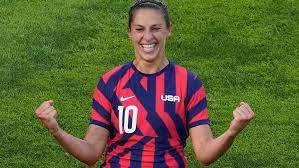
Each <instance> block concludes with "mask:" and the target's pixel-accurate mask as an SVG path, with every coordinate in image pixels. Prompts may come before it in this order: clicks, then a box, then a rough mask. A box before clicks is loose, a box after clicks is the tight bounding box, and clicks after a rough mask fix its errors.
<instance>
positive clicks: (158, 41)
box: [128, 9, 171, 74]
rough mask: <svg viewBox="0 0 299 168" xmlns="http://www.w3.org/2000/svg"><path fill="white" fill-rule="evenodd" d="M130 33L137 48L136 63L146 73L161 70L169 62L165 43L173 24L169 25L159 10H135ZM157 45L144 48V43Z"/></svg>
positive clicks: (129, 29)
mask: <svg viewBox="0 0 299 168" xmlns="http://www.w3.org/2000/svg"><path fill="white" fill-rule="evenodd" d="M128 35H129V37H130V39H131V40H132V44H133V46H134V49H135V60H134V62H133V63H134V65H135V66H136V68H137V69H138V70H139V71H141V72H143V73H146V74H151V73H155V72H158V71H160V70H161V69H163V68H164V67H165V66H166V65H167V64H168V60H167V58H166V57H165V45H166V40H167V38H168V37H169V36H170V35H171V26H170V27H167V25H166V23H165V21H164V17H163V15H162V13H161V12H160V11H159V10H155V9H141V10H140V9H139V10H137V11H135V13H134V18H133V20H132V23H131V28H128ZM150 44H151V45H155V46H154V47H153V48H148V49H146V48H144V47H143V45H150Z"/></svg>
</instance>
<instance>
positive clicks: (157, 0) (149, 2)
mask: <svg viewBox="0 0 299 168" xmlns="http://www.w3.org/2000/svg"><path fill="white" fill-rule="evenodd" d="M138 9H156V10H160V11H161V12H162V14H163V16H164V20H165V22H166V26H167V28H169V27H170V17H169V13H168V9H167V6H166V5H165V4H164V3H163V2H162V1H161V0H136V1H135V3H134V4H133V5H132V6H131V7H130V9H129V23H128V27H129V28H131V23H132V21H133V15H134V12H135V11H136V10H138Z"/></svg>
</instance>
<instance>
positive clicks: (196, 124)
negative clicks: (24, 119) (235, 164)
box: [36, 0, 254, 168]
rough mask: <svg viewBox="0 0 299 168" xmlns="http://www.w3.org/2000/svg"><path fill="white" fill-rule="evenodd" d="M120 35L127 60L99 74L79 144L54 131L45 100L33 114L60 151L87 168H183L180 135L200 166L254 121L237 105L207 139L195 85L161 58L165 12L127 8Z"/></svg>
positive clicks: (153, 6)
mask: <svg viewBox="0 0 299 168" xmlns="http://www.w3.org/2000/svg"><path fill="white" fill-rule="evenodd" d="M128 34H129V37H130V38H131V40H132V43H133V46H134V49H135V59H134V60H133V61H131V62H129V63H126V64H123V65H121V66H119V67H116V68H114V69H113V70H111V71H109V72H108V73H106V74H104V75H102V77H101V79H100V80H99V83H98V86H97V87H96V89H95V91H94V95H93V103H92V110H91V120H90V125H89V128H88V131H87V133H86V136H85V138H84V139H83V140H82V139H79V138H76V137H74V136H72V135H70V134H68V133H66V132H65V131H64V130H62V129H61V128H60V127H59V125H58V123H57V121H56V115H57V112H56V110H55V108H54V106H53V101H52V100H50V101H46V102H44V103H42V104H41V105H40V107H38V108H37V109H36V115H37V117H38V118H39V119H40V120H41V122H42V123H43V125H44V126H45V127H46V128H47V129H48V130H49V132H50V133H51V134H52V135H53V136H54V137H55V138H56V139H57V141H58V142H59V143H60V144H61V145H62V146H63V148H64V149H65V150H66V151H67V152H69V153H70V154H71V155H73V156H74V157H75V158H77V159H78V160H80V161H82V162H84V163H86V164H88V165H94V164H95V163H96V162H97V160H98V159H99V158H100V156H101V155H102V154H103V153H105V160H104V163H103V164H102V166H103V167H112V168H117V167H121V168H123V167H134V168H138V167H155V168H156V167H159V168H160V167H162V168H164V167H179V168H181V167H187V158H186V156H185V154H184V151H183V149H184V147H185V145H186V139H187V138H188V136H190V138H191V141H192V145H193V149H194V152H195V154H196V157H197V159H198V160H199V161H200V162H201V163H202V164H203V165H209V164H210V163H212V162H214V161H215V160H217V159H218V158H219V157H220V156H221V155H222V154H223V153H225V151H227V150H228V148H229V147H230V146H231V144H232V143H233V140H234V138H235V137H236V136H237V134H238V133H239V132H241V131H242V130H243V129H244V128H245V127H246V126H247V124H248V122H249V121H250V120H251V119H252V118H253V117H254V113H253V112H252V110H251V108H250V107H249V105H248V104H246V103H244V102H241V103H240V105H239V106H238V107H237V108H236V109H235V110H234V111H233V117H234V119H233V120H232V122H231V124H230V127H229V128H228V129H227V131H226V132H224V133H223V134H222V135H221V136H219V137H218V138H213V136H212V133H211V130H210V126H209V123H210V121H209V117H208V110H207V101H206V94H205V90H204V87H203V85H202V82H201V80H200V78H199V77H198V76H196V75H195V74H194V73H192V72H190V71H188V70H187V69H186V68H184V67H182V66H179V65H177V64H175V63H174V62H171V61H169V60H168V59H167V58H166V56H165V44H166V41H167V38H168V37H169V36H170V34H171V22H170V19H169V14H168V11H167V7H166V5H165V4H164V3H162V2H161V1H158V0H139V1H137V2H135V4H134V5H133V6H132V7H131V8H130V10H129V24H128Z"/></svg>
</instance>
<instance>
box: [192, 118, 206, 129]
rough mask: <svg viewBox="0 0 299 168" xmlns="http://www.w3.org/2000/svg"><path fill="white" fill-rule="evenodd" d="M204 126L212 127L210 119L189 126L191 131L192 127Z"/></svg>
mask: <svg viewBox="0 0 299 168" xmlns="http://www.w3.org/2000/svg"><path fill="white" fill-rule="evenodd" d="M203 124H208V125H210V124H211V122H210V119H209V118H208V119H204V120H199V121H195V122H193V123H191V124H189V129H190V128H192V127H196V126H199V125H203Z"/></svg>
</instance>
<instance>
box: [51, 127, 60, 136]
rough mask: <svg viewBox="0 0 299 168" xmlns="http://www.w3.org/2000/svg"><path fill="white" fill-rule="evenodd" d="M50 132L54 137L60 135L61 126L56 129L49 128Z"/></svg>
mask: <svg viewBox="0 0 299 168" xmlns="http://www.w3.org/2000/svg"><path fill="white" fill-rule="evenodd" d="M49 132H50V133H51V134H52V135H53V136H54V137H56V136H58V135H59V134H60V132H61V128H59V127H57V128H55V129H49Z"/></svg>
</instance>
